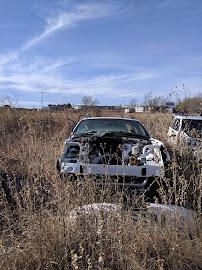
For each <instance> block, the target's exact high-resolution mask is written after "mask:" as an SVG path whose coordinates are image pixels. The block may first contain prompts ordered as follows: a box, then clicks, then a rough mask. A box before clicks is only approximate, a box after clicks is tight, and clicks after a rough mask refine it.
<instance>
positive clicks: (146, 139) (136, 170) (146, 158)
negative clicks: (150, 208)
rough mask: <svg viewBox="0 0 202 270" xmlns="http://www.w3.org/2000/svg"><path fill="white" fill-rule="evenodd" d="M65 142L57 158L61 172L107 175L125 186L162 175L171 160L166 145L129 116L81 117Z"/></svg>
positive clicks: (139, 185) (139, 184)
mask: <svg viewBox="0 0 202 270" xmlns="http://www.w3.org/2000/svg"><path fill="white" fill-rule="evenodd" d="M64 144H65V145H64V152H63V154H62V155H61V157H60V158H59V159H58V162H57V168H58V170H59V172H60V174H61V175H66V174H71V175H73V176H75V178H76V177H77V176H79V177H80V176H81V175H93V176H96V177H99V178H102V179H104V178H105V177H106V176H109V177H110V179H112V180H111V181H112V183H116V184H117V185H121V186H123V185H124V186H126V187H134V188H143V189H144V188H145V187H146V186H148V183H149V180H150V179H151V178H152V179H153V178H154V177H160V176H163V175H164V173H165V164H166V163H167V162H168V161H170V156H169V153H168V151H167V149H166V147H165V145H164V144H163V143H162V142H160V141H158V140H155V139H153V138H152V137H151V136H150V135H149V133H148V131H147V130H146V129H145V127H144V126H143V125H142V124H141V123H140V122H139V121H137V120H134V119H130V118H115V117H114V118H113V117H92V118H85V119H82V120H81V121H80V122H79V123H78V124H77V125H76V126H75V128H74V129H73V131H72V133H71V135H70V138H69V139H67V140H65V143H64Z"/></svg>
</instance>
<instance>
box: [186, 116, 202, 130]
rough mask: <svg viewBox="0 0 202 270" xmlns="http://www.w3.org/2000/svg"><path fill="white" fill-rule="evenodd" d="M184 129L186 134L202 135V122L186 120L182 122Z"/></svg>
mask: <svg viewBox="0 0 202 270" xmlns="http://www.w3.org/2000/svg"><path fill="white" fill-rule="evenodd" d="M182 129H183V130H184V131H185V132H186V133H190V132H194V131H195V132H197V133H202V120H193V119H185V120H182Z"/></svg>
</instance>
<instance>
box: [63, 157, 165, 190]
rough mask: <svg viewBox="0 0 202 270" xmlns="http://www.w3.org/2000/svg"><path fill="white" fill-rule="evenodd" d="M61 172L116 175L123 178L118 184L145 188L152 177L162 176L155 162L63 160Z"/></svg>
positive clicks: (85, 174) (102, 175)
mask: <svg viewBox="0 0 202 270" xmlns="http://www.w3.org/2000/svg"><path fill="white" fill-rule="evenodd" d="M60 172H61V174H63V175H64V174H74V175H84V176H87V175H88V176H89V175H93V176H99V177H111V178H114V179H115V177H116V178H117V179H122V180H121V181H118V180H117V181H114V183H116V184H117V185H124V186H132V187H137V188H143V187H145V186H146V184H147V182H148V179H149V178H151V177H160V175H161V167H160V166H159V165H156V163H155V162H153V163H152V162H150V164H149V165H145V166H133V165H131V166H129V165H104V164H85V163H67V162H62V164H61V171H60Z"/></svg>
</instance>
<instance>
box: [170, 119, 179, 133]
mask: <svg viewBox="0 0 202 270" xmlns="http://www.w3.org/2000/svg"><path fill="white" fill-rule="evenodd" d="M179 127H180V119H174V121H173V124H172V128H173V129H174V130H176V131H178V130H179Z"/></svg>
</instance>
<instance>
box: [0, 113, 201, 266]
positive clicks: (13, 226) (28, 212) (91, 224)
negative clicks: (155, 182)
mask: <svg viewBox="0 0 202 270" xmlns="http://www.w3.org/2000/svg"><path fill="white" fill-rule="evenodd" d="M91 114H92V115H94V116H110V115H120V116H124V114H123V113H120V114H118V113H117V114H115V113H113V112H108V111H105V112H100V111H98V112H96V111H94V112H91ZM83 115H84V114H83V113H81V112H73V111H67V112H48V111H28V110H27V111H20V110H12V109H11V110H10V109H5V110H3V109H2V110H0V173H1V174H0V177H1V178H0V183H1V182H2V183H3V177H4V176H5V175H7V181H9V183H10V185H11V189H12V193H13V194H12V197H11V198H6V196H5V193H4V192H3V189H2V185H0V211H1V212H0V269H2V270H7V269H16V270H21V269H26V270H28V269H30V270H32V269H37V270H39V269H40V270H43V269H50V270H57V269H58V270H59V269H64V270H65V269H93V270H94V269H103V270H109V269H117V270H118V269H131V270H132V269H134V270H140V269H159V270H164V269H176V270H178V269H183V270H184V269H202V231H201V220H200V213H201V188H202V182H201V180H202V175H201V164H200V163H199V162H195V161H194V160H193V157H192V156H191V154H190V153H189V151H188V150H187V149H183V151H180V149H173V148H172V147H171V146H169V145H168V144H167V142H166V133H167V130H168V126H169V123H170V121H171V115H169V114H160V113H153V114H149V113H145V114H141V113H137V114H131V115H130V116H131V117H133V118H136V119H138V120H140V121H141V122H142V123H143V124H144V125H145V126H146V127H147V129H148V130H149V131H150V133H151V134H152V136H153V137H155V138H157V139H160V140H162V141H163V142H164V143H165V144H166V145H167V146H168V149H169V150H170V153H171V155H172V162H171V165H170V168H169V173H168V178H167V179H159V183H160V184H159V185H160V188H159V193H160V198H161V201H162V202H164V203H170V202H172V203H173V204H175V205H178V206H184V207H187V208H191V209H193V210H194V211H195V212H196V219H195V221H194V223H190V224H187V223H184V224H181V223H180V221H179V222H178V220H176V222H175V224H171V223H166V222H160V221H157V220H155V219H150V220H149V221H147V222H146V221H145V220H144V219H142V218H139V219H138V220H137V221H134V219H133V217H132V214H131V209H130V208H129V209H127V210H125V211H124V212H123V213H122V215H121V216H119V215H115V214H109V215H107V216H106V215H104V214H103V215H99V216H98V217H97V216H95V215H90V216H84V215H81V216H78V218H77V220H76V221H75V220H74V221H73V220H72V219H70V211H71V210H72V209H74V208H75V207H79V206H81V205H84V204H90V203H93V202H115V203H121V202H122V200H123V192H121V191H119V192H117V193H114V192H112V191H111V190H110V189H109V188H105V187H103V188H102V189H101V190H99V191H98V190H97V189H96V186H95V185H94V184H93V180H92V179H86V182H85V184H83V185H77V186H76V185H74V184H72V183H68V181H67V182H63V181H61V179H60V178H59V176H58V173H57V170H56V160H57V158H58V156H59V155H60V153H61V152H62V149H63V142H64V139H65V138H67V137H68V135H69V134H70V132H71V128H72V121H70V119H72V120H75V121H78V120H79V119H80V118H81V117H82V116H83ZM9 177H10V179H9ZM17 177H20V178H22V179H23V188H22V190H21V191H19V192H17V191H16V186H15V185H14V184H13V183H14V182H15V179H16V178H17ZM170 183H172V184H170ZM165 185H166V189H165ZM131 200H132V204H133V205H136V204H137V203H140V201H141V198H139V197H138V196H135V195H134V196H133V198H132V199H131ZM141 204H144V202H142V201H141Z"/></svg>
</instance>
